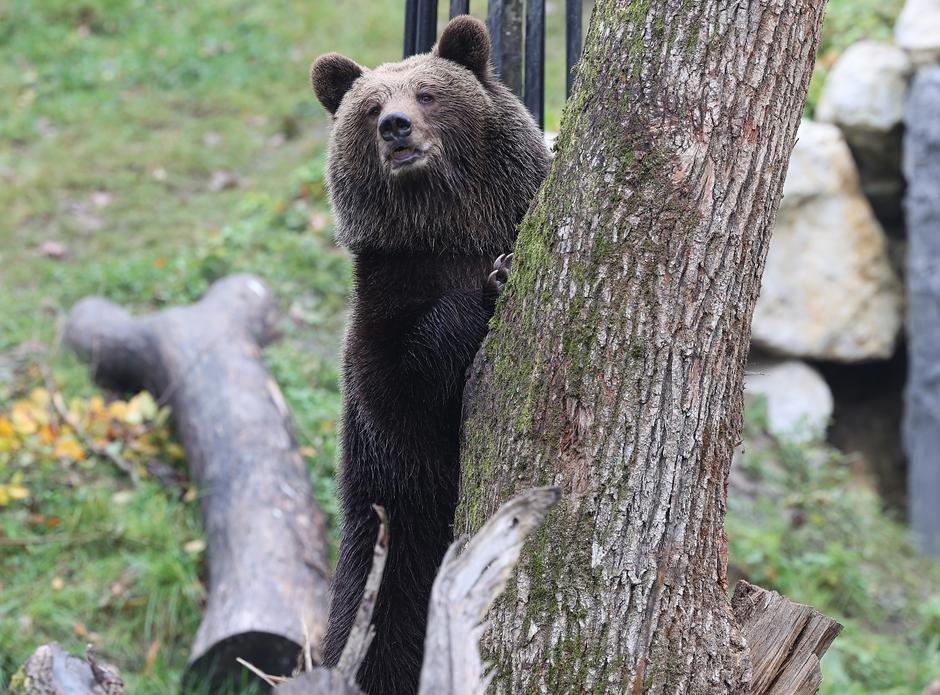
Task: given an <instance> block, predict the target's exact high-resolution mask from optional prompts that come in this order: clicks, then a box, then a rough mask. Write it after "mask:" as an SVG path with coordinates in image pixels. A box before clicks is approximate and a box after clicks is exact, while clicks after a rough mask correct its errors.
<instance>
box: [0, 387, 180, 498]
mask: <svg viewBox="0 0 940 695" xmlns="http://www.w3.org/2000/svg"><path fill="white" fill-rule="evenodd" d="M168 418H169V411H168V409H167V408H160V407H159V405H158V404H157V403H156V401H154V399H153V396H151V395H150V394H149V393H147V392H142V393H139V394H137V395H136V396H134V397H133V398H131V399H129V400H113V401H110V402H107V403H106V402H105V401H104V399H103V398H102V397H101V396H92V397H90V398H86V399H81V398H73V399H71V400H70V401H69V403H68V405H67V406H66V405H65V404H64V403H63V402H62V400H61V396H60V395H59V394H50V393H49V392H48V391H47V390H46V389H43V388H35V389H33V390H32V391H30V392H29V394H28V395H27V397H26V398H22V399H20V400H17V401H14V402H13V403H12V404H10V405H9V406H8V407H7V408H6V410H2V409H0V507H3V506H6V505H9V504H11V503H13V502H16V501H19V500H24V499H27V498H28V497H29V496H30V490H29V486H28V484H24V480H25V479H27V478H28V474H29V471H30V470H31V468H32V467H33V466H35V465H36V464H37V463H52V462H55V463H58V464H60V465H65V466H69V465H72V464H74V463H78V462H87V464H83V465H92V464H94V462H95V461H96V460H97V459H96V457H95V456H94V453H95V451H100V450H101V449H103V448H105V447H107V448H108V449H109V450H112V449H114V450H117V451H119V452H120V454H121V456H122V457H124V458H125V459H126V460H127V461H128V462H130V463H131V464H135V465H139V466H141V467H143V466H142V464H143V463H144V462H145V461H146V460H147V459H148V458H153V457H159V458H162V459H164V460H167V461H171V460H180V459H182V458H183V451H182V448H181V447H180V446H179V444H177V443H175V442H173V441H172V439H171V437H170V433H169V427H168V424H167V421H168ZM88 447H90V449H89V448H88ZM142 473H145V471H142Z"/></svg>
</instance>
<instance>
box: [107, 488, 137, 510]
mask: <svg viewBox="0 0 940 695" xmlns="http://www.w3.org/2000/svg"><path fill="white" fill-rule="evenodd" d="M132 499H134V492H133V490H121V491H120V492H115V493H114V494H113V495H111V501H112V502H113V503H114V504H115V505H117V506H118V507H123V506H124V505H125V504H127V503H128V502H130V501H131V500H132Z"/></svg>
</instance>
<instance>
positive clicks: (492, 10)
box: [405, 0, 582, 128]
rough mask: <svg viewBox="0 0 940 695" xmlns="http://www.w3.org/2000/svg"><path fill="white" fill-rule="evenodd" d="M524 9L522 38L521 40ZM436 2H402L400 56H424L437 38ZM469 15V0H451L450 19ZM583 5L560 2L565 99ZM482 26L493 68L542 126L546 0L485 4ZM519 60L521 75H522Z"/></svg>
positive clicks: (494, 0) (575, 0)
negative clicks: (402, 51) (490, 48)
mask: <svg viewBox="0 0 940 695" xmlns="http://www.w3.org/2000/svg"><path fill="white" fill-rule="evenodd" d="M523 4H524V5H525V18H524V19H525V33H524V36H523V12H522V8H523ZM437 8H438V0H405V57H406V58H407V57H408V56H410V55H414V54H415V53H426V52H428V51H430V50H431V48H432V47H433V46H434V41H435V40H436V38H437ZM469 11H470V0H450V16H451V17H452V18H453V17H456V16H457V15H460V14H467V13H468V12H469ZM581 13H582V0H565V65H566V68H567V70H566V73H565V94H566V95H568V96H570V95H571V88H572V86H573V84H574V73H573V68H574V66H575V64H576V63H577V62H578V58H579V57H580V55H581V21H582V20H581ZM486 23H487V26H488V27H489V31H490V37H491V39H492V41H493V67H494V68H496V72H497V74H499V76H500V79H502V80H503V82H504V83H505V84H506V85H507V86H508V87H509V88H510V89H512V90H513V92H515V93H516V94H517V95H518V96H519V97H521V98H522V100H523V101H524V102H525V105H526V107H527V108H528V109H529V111H530V112H531V113H532V116H533V117H534V118H535V121H536V123H538V124H539V127H540V128H542V127H544V125H545V0H489V3H488V7H487V17H486ZM523 56H525V62H524V75H523Z"/></svg>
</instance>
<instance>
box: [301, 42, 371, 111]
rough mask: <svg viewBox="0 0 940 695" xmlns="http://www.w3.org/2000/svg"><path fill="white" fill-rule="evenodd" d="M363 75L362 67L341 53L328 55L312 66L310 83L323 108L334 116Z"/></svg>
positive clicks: (318, 59) (314, 62) (321, 57)
mask: <svg viewBox="0 0 940 695" xmlns="http://www.w3.org/2000/svg"><path fill="white" fill-rule="evenodd" d="M362 73H363V68H362V66H361V65H359V64H357V63H356V62H355V61H352V60H350V59H349V58H347V57H346V56H341V55H340V54H339V53H327V54H325V55H322V56H320V57H319V58H317V59H316V60H315V61H313V65H311V66H310V83H311V84H312V85H313V91H314V92H315V93H316V95H317V99H319V100H320V103H321V104H323V108H325V109H326V110H327V111H329V112H330V114H334V113H336V109H338V108H339V103H340V102H341V101H342V100H343V97H344V96H345V95H346V92H348V91H349V88H350V87H352V84H353V82H355V81H356V79H357V78H358V77H360V76H361V75H362Z"/></svg>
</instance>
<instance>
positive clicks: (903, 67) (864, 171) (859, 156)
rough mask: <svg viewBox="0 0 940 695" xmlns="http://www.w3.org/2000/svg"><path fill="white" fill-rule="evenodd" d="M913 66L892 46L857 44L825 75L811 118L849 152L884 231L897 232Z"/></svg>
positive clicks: (875, 42) (870, 43) (875, 43)
mask: <svg viewBox="0 0 940 695" xmlns="http://www.w3.org/2000/svg"><path fill="white" fill-rule="evenodd" d="M912 73H913V66H912V65H911V61H910V59H909V58H908V57H907V54H906V53H905V52H904V51H902V50H901V49H900V48H898V47H896V46H892V45H890V44H886V43H880V42H877V41H859V42H858V43H856V44H854V45H853V46H851V47H850V48H849V49H848V50H847V51H845V53H843V54H842V55H841V56H840V57H839V60H838V61H836V64H835V65H834V66H833V67H832V70H831V71H830V72H829V76H828V77H827V79H826V85H825V88H824V89H823V93H822V96H821V97H820V99H819V104H818V106H817V108H816V119H817V120H818V121H820V122H823V123H834V124H835V125H837V126H839V128H840V129H841V130H842V134H843V135H844V136H845V139H846V140H847V141H848V143H849V146H850V147H851V148H852V154H853V155H855V160H856V163H857V164H858V169H859V175H860V177H861V182H862V190H863V191H864V192H865V195H866V196H867V197H868V200H869V202H871V204H872V206H873V207H874V209H875V214H876V215H877V216H878V219H879V220H881V222H882V224H884V225H885V226H886V227H887V228H888V229H889V231H896V230H900V229H901V228H902V227H903V219H904V218H903V213H902V210H903V207H902V198H903V194H904V176H903V174H902V173H901V126H902V124H903V121H904V105H905V103H906V101H907V92H908V86H909V83H910V78H911V75H912Z"/></svg>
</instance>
